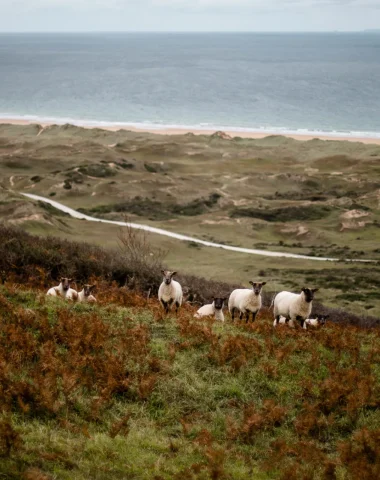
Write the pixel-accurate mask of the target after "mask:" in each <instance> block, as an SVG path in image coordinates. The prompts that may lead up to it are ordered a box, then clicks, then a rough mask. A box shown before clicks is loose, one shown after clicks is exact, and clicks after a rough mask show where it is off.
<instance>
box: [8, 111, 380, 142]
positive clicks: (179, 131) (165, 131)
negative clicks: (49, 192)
mask: <svg viewBox="0 0 380 480" xmlns="http://www.w3.org/2000/svg"><path fill="white" fill-rule="evenodd" d="M36 123H37V122H36V121H31V120H21V119H12V118H0V124H11V125H32V124H36ZM38 124H39V125H41V126H42V127H48V126H50V125H54V123H53V122H52V123H50V122H38ZM75 125H76V126H79V127H83V128H100V129H103V130H110V131H117V130H129V131H131V132H142V133H143V132H146V133H156V134H158V135H183V134H185V133H193V134H194V135H212V134H213V133H215V130H203V129H202V130H200V129H199V130H198V129H186V128H144V129H143V128H137V127H134V126H129V125H128V126H127V125H112V126H111V125H109V126H107V125H104V126H103V125H102V126H99V125H89V124H86V123H80V122H75ZM223 133H225V134H226V135H228V136H230V137H242V138H256V139H260V138H265V137H268V136H270V135H279V136H282V137H288V138H293V139H295V140H300V141H307V140H312V139H314V138H318V139H319V140H338V141H348V142H361V143H366V144H375V145H380V138H376V137H374V138H370V137H352V136H341V135H339V136H334V135H318V134H315V135H308V134H305V135H303V134H292V133H278V132H254V131H252V132H247V131H243V132H241V131H236V130H233V131H231V130H223Z"/></svg>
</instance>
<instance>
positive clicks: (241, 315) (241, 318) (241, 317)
mask: <svg viewBox="0 0 380 480" xmlns="http://www.w3.org/2000/svg"><path fill="white" fill-rule="evenodd" d="M243 315H244V313H243V312H240V315H239V319H240V320H243Z"/></svg>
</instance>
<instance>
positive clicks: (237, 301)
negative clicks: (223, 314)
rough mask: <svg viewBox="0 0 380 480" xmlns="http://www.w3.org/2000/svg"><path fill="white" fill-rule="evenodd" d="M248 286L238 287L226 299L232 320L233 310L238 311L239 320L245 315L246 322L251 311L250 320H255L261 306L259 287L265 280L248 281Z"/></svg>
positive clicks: (261, 286)
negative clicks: (249, 285)
mask: <svg viewBox="0 0 380 480" xmlns="http://www.w3.org/2000/svg"><path fill="white" fill-rule="evenodd" d="M249 283H250V284H251V285H252V289H250V288H238V289H236V290H234V291H233V292H232V293H231V295H230V298H229V300H228V310H229V311H230V313H231V317H232V320H234V318H235V311H236V310H238V311H239V312H240V320H241V319H242V318H243V315H244V314H245V315H246V322H248V320H249V316H250V313H252V321H254V320H255V318H256V315H257V313H258V311H259V310H260V308H261V304H262V300H261V289H262V288H263V286H264V285H266V283H267V282H249Z"/></svg>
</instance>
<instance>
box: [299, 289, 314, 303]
mask: <svg viewBox="0 0 380 480" xmlns="http://www.w3.org/2000/svg"><path fill="white" fill-rule="evenodd" d="M302 291H303V293H304V295H305V300H306V302H307V303H310V302H312V301H313V299H314V293H315V292H317V291H318V288H303V289H302Z"/></svg>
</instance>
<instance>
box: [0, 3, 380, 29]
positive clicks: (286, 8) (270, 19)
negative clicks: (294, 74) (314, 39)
mask: <svg viewBox="0 0 380 480" xmlns="http://www.w3.org/2000/svg"><path fill="white" fill-rule="evenodd" d="M366 29H380V0H0V32H88V31H90V32H91V31H92V32H93V31H107V32H110V31H118V32H120V31H175V32H182V31H256V32H262V31H272V32H273V31H276V32H279V31H284V32H292V31H335V30H338V31H357V30H366Z"/></svg>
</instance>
